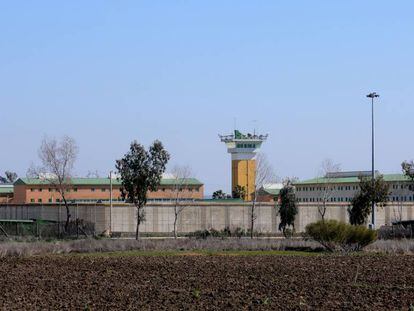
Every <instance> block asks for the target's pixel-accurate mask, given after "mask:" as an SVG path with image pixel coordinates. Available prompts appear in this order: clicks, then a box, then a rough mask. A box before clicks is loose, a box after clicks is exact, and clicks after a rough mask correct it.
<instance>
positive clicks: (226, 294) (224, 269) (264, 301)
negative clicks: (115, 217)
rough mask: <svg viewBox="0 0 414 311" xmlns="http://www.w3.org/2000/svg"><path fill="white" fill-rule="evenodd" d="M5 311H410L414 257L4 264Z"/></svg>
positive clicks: (0, 268) (77, 259) (68, 259)
mask: <svg viewBox="0 0 414 311" xmlns="http://www.w3.org/2000/svg"><path fill="white" fill-rule="evenodd" d="M0 282H1V283H0V310H15V309H24V310H36V309H53V310H56V309H72V310H108V309H121V310H126V309H139V310H167V309H168V310H178V309H181V310H193V309H194V310H196V309H198V310H201V309H209V310H261V309H263V310H266V309H267V310H277V309H289V310H291V309H295V310H310V309H312V310H314V309H318V310H354V309H358V310H390V309H398V310H408V309H409V307H410V305H411V304H412V305H414V256H408V255H399V256H397V255H356V256H354V255H351V256H337V255H335V256H327V255H324V256H151V257H148V256H73V255H64V256H63V255H61V256H56V255H55V256H43V257H28V258H12V257H8V258H2V259H1V260H0Z"/></svg>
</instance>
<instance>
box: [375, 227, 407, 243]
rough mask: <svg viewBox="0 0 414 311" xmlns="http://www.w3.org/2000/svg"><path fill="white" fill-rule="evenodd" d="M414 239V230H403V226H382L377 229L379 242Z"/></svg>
mask: <svg viewBox="0 0 414 311" xmlns="http://www.w3.org/2000/svg"><path fill="white" fill-rule="evenodd" d="M413 237H414V228H410V227H408V228H405V227H403V226H398V225H395V226H382V227H381V228H379V229H378V239H379V240H393V239H396V240H400V239H412V238H413Z"/></svg>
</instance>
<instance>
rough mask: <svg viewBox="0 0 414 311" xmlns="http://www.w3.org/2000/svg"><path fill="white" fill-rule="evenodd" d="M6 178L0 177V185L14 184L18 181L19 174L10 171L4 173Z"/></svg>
mask: <svg viewBox="0 0 414 311" xmlns="http://www.w3.org/2000/svg"><path fill="white" fill-rule="evenodd" d="M4 175H5V177H2V176H0V184H7V183H11V184H12V183H14V182H15V181H16V179H17V174H16V173H14V172H10V171H5V172H4Z"/></svg>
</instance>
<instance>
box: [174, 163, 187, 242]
mask: <svg viewBox="0 0 414 311" xmlns="http://www.w3.org/2000/svg"><path fill="white" fill-rule="evenodd" d="M172 175H173V178H174V185H173V188H172V191H171V196H172V200H173V202H174V238H175V239H176V238H177V221H178V217H179V215H180V214H181V212H182V211H183V210H184V209H185V207H186V205H185V204H184V205H183V204H182V199H183V192H184V191H185V190H186V189H190V185H189V178H190V177H191V176H192V171H191V168H190V167H189V166H179V165H177V166H175V167H174V168H173V170H172ZM187 197H188V196H187Z"/></svg>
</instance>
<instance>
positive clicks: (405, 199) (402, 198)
mask: <svg viewBox="0 0 414 311" xmlns="http://www.w3.org/2000/svg"><path fill="white" fill-rule="evenodd" d="M389 200H390V201H393V202H410V201H414V196H400V197H399V196H392V197H390V198H389ZM322 201H323V199H322V198H298V202H322ZM351 201H352V198H348V197H345V198H343V197H340V198H330V199H327V200H326V202H351Z"/></svg>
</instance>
